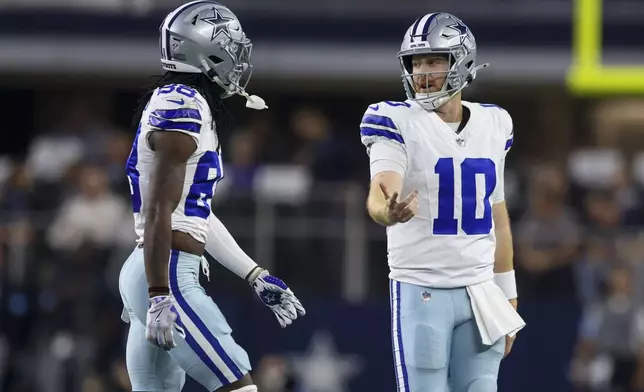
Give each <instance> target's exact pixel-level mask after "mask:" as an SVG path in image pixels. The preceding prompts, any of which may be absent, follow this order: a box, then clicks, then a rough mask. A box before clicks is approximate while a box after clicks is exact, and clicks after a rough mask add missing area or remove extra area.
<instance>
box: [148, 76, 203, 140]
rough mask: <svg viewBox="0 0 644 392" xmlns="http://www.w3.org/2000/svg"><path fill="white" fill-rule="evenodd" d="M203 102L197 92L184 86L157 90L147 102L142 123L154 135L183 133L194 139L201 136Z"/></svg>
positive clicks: (170, 86) (165, 87)
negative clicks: (157, 132) (171, 132)
mask: <svg viewBox="0 0 644 392" xmlns="http://www.w3.org/2000/svg"><path fill="white" fill-rule="evenodd" d="M204 107H207V105H205V100H204V99H203V97H202V96H201V95H200V94H199V92H198V91H197V90H195V89H193V88H191V87H189V86H186V85H183V84H171V85H167V86H163V87H160V88H157V89H156V90H155V91H154V92H153V93H152V97H151V98H150V102H149V104H148V108H147V110H146V112H145V116H144V118H143V119H142V123H144V124H145V125H147V126H149V127H150V128H151V129H152V130H154V131H175V132H183V133H186V134H189V135H191V136H192V137H193V138H195V141H196V142H197V144H198V135H199V134H200V133H201V130H202V126H203V120H204V118H206V117H207V115H206V114H205V113H203V108H204Z"/></svg>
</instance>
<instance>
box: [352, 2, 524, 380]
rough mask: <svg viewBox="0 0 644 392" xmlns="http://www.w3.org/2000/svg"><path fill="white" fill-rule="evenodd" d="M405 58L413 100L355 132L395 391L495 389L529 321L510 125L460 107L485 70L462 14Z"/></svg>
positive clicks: (429, 26) (412, 46)
mask: <svg viewBox="0 0 644 392" xmlns="http://www.w3.org/2000/svg"><path fill="white" fill-rule="evenodd" d="M398 58H399V60H400V67H401V71H402V82H403V85H404V87H405V91H406V93H407V97H408V99H407V100H406V101H404V102H391V101H383V102H378V103H375V104H372V105H370V106H369V107H368V109H367V110H366V112H365V114H364V116H363V118H362V121H361V124H360V133H361V138H362V142H363V144H364V145H365V146H366V148H367V152H368V154H369V157H370V164H371V185H370V192H369V198H368V201H367V207H368V210H369V214H370V216H371V217H372V218H373V220H374V221H376V222H378V223H380V224H381V225H383V226H386V227H387V248H388V261H389V266H390V271H391V272H390V275H389V277H390V293H391V311H392V324H391V328H392V342H393V344H392V346H393V352H394V361H395V371H396V379H397V385H398V391H400V392H414V391H419V392H420V391H423V392H445V391H447V390H448V388H449V390H450V391H451V392H468V391H469V392H473V391H476V392H493V391H496V390H497V375H498V370H499V365H500V362H501V359H502V358H503V357H504V354H505V355H507V354H508V353H509V352H510V349H511V347H512V342H513V337H514V336H515V334H516V332H517V331H518V330H519V329H521V328H522V327H523V326H524V325H525V323H524V322H523V320H522V319H521V317H520V316H519V315H518V314H517V312H516V307H517V290H516V284H515V279H514V271H513V252H512V236H511V232H510V223H509V218H508V212H507V209H506V205H505V201H504V188H503V172H504V161H505V156H506V154H507V152H508V150H509V149H510V147H511V146H512V142H513V140H514V139H513V137H514V136H513V135H514V134H513V130H512V119H511V118H510V115H509V114H508V113H507V112H506V111H505V110H503V109H502V108H500V107H498V106H496V105H489V104H478V103H473V102H466V101H463V100H461V91H462V90H463V88H465V87H466V86H468V85H469V84H470V83H471V82H472V81H473V80H474V78H475V77H476V72H477V70H479V69H480V68H482V67H484V66H486V65H487V64H485V65H482V66H477V65H476V43H475V40H474V36H473V35H472V33H471V31H470V30H469V28H468V27H467V26H465V24H464V23H463V22H462V21H461V20H459V19H458V18H456V17H455V16H453V15H450V14H447V13H432V14H428V15H425V16H423V17H421V18H419V19H418V20H416V21H415V22H414V23H413V25H412V26H411V27H410V28H409V29H408V30H407V32H406V33H405V36H404V39H403V42H402V46H401V50H400V52H399V53H398ZM399 195H402V196H403V197H404V199H402V198H399ZM400 199H402V200H400Z"/></svg>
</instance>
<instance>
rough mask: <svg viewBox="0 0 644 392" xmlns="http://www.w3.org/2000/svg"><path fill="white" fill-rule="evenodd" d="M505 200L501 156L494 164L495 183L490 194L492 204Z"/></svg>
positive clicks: (503, 163) (503, 171) (503, 169)
mask: <svg viewBox="0 0 644 392" xmlns="http://www.w3.org/2000/svg"><path fill="white" fill-rule="evenodd" d="M504 200H505V157H503V158H501V160H500V161H499V163H498V164H497V166H496V185H495V186H494V191H492V194H491V195H490V201H491V202H492V204H497V203H501V202H502V201H504Z"/></svg>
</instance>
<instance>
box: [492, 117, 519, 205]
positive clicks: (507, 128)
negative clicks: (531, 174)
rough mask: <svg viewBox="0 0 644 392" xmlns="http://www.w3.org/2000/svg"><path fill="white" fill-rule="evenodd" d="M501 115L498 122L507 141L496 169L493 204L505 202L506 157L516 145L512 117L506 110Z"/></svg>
mask: <svg viewBox="0 0 644 392" xmlns="http://www.w3.org/2000/svg"><path fill="white" fill-rule="evenodd" d="M499 109H500V108H499ZM499 113H500V118H499V120H498V121H499V122H498V124H499V125H500V128H501V132H502V134H503V135H504V136H503V140H504V141H505V144H504V146H503V154H502V155H501V159H500V160H499V163H498V164H497V167H496V179H497V180H496V186H495V188H494V191H493V192H492V195H490V200H491V201H492V203H493V204H496V203H501V202H502V201H504V200H505V157H506V155H507V154H508V151H510V149H511V148H512V144H513V143H514V126H513V124H512V117H511V116H510V114H509V113H508V112H507V111H505V110H504V109H500V112H499Z"/></svg>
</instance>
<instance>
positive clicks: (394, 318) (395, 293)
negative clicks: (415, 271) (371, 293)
mask: <svg viewBox="0 0 644 392" xmlns="http://www.w3.org/2000/svg"><path fill="white" fill-rule="evenodd" d="M389 292H390V293H391V332H392V335H391V348H392V351H393V354H394V366H395V371H396V386H397V391H398V392H409V377H408V375H407V367H406V365H405V352H404V350H403V341H402V329H401V320H400V283H399V282H395V281H394V280H391V279H390V281H389ZM394 330H395V332H396V333H394ZM396 345H397V346H398V355H399V356H400V361H398V360H397V358H396ZM399 365H400V371H399V370H398V366H399ZM401 378H402V381H401Z"/></svg>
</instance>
